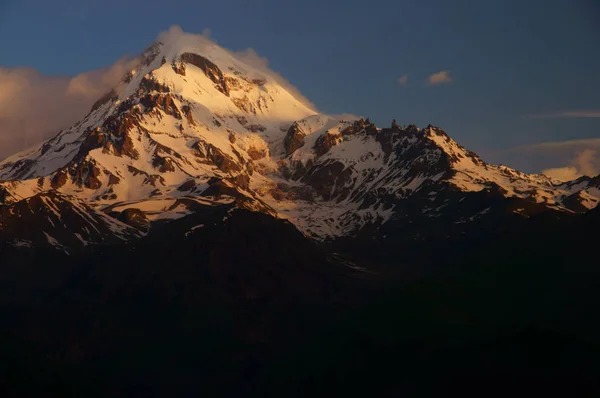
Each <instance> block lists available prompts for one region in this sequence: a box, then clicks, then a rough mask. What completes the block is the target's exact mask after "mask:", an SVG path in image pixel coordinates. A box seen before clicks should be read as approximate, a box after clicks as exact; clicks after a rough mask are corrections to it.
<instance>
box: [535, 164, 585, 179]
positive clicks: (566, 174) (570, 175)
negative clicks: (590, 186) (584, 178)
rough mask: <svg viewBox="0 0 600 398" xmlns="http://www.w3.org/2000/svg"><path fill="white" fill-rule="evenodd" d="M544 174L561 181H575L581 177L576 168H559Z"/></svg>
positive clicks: (546, 171) (543, 172) (548, 170)
mask: <svg viewBox="0 0 600 398" xmlns="http://www.w3.org/2000/svg"><path fill="white" fill-rule="evenodd" d="M542 174H544V175H546V176H548V177H550V178H554V179H556V180H559V181H573V180H576V179H578V178H579V177H581V174H580V173H579V171H578V170H577V168H576V167H558V168H555V169H546V170H544V171H542Z"/></svg>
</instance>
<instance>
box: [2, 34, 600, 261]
mask: <svg viewBox="0 0 600 398" xmlns="http://www.w3.org/2000/svg"><path fill="white" fill-rule="evenodd" d="M312 108H313V106H312V105H310V104H309V103H308V102H307V101H305V100H304V99H303V98H300V97H299V96H298V95H297V94H296V93H295V92H294V90H292V89H291V88H290V87H289V86H287V85H286V84H285V82H282V80H281V79H280V78H278V77H277V76H276V75H274V74H270V73H269V71H267V70H265V68H261V67H260V66H257V65H253V63H252V62H249V61H248V60H247V59H244V57H243V56H240V55H236V54H234V53H232V52H230V51H227V50H225V49H223V48H221V47H219V46H218V45H216V44H215V43H213V42H212V41H210V40H209V39H207V38H206V37H204V36H198V35H191V34H186V33H183V32H181V31H180V30H178V29H172V30H171V31H169V32H167V33H165V34H163V35H161V36H160V38H159V40H158V41H157V42H156V43H154V44H153V45H152V46H150V47H149V48H148V49H147V50H145V51H144V52H143V53H142V54H141V55H140V57H139V58H138V63H137V66H136V67H135V68H134V69H132V70H130V71H129V73H127V75H126V76H124V77H123V80H122V82H121V84H120V85H118V86H117V87H115V88H113V89H112V90H111V91H110V92H108V93H106V95H104V96H103V97H102V98H100V99H99V100H98V101H97V102H96V103H95V104H94V106H93V107H92V109H91V110H90V112H89V114H88V115H87V116H86V117H85V118H83V119H82V120H81V121H79V122H77V123H75V124H74V125H73V126H71V127H70V128H68V129H66V130H63V131H61V132H59V133H58V134H57V135H56V136H55V137H54V138H52V139H50V140H48V141H47V142H45V143H43V144H42V145H41V146H39V147H38V148H35V149H34V150H30V151H27V152H23V153H20V154H17V155H15V156H12V157H10V158H8V159H6V160H5V161H3V162H2V163H0V180H1V181H2V182H0V203H1V204H2V205H3V206H4V210H3V212H2V213H0V214H1V217H2V218H0V228H3V230H2V234H1V238H2V239H4V241H5V242H8V244H10V245H13V246H17V247H18V246H23V245H25V246H31V245H36V244H42V243H43V244H44V245H48V244H50V245H51V246H54V247H56V248H58V249H60V250H66V251H69V248H72V247H77V246H80V247H79V248H81V247H84V246H87V245H93V244H99V243H105V242H107V241H110V239H106V238H105V237H104V238H103V237H101V236H100V235H101V234H98V233H97V231H96V230H94V231H92V230H91V229H93V228H91V229H90V228H87V227H86V228H83V226H82V225H81V223H82V222H83V223H91V225H102V226H103V228H104V229H103V230H104V231H106V232H105V233H108V234H110V233H111V232H110V231H119V233H118V239H120V240H123V239H124V240H127V239H137V238H138V237H139V236H143V235H144V233H146V232H147V230H148V229H151V228H152V226H153V225H155V224H156V223H164V222H168V221H169V220H174V219H178V218H183V217H185V216H186V215H189V214H192V213H194V212H195V211H196V209H198V208H201V207H206V206H220V205H223V204H230V205H233V208H234V209H235V208H244V209H247V210H251V211H258V212H262V213H265V214H268V215H270V216H272V217H277V218H283V219H286V220H288V221H289V222H291V223H292V224H294V225H295V226H296V228H297V229H299V230H300V231H301V232H302V233H303V234H304V235H305V236H308V237H311V238H314V239H316V240H318V241H335V240H338V239H342V238H343V239H349V238H352V237H358V236H361V234H362V235H364V234H368V235H369V236H370V237H371V238H372V239H375V240H385V239H387V237H388V236H394V234H395V233H397V231H399V230H402V231H406V233H407V234H408V236H410V239H413V240H414V239H422V238H423V237H424V236H429V235H431V234H432V233H433V234H434V235H435V234H437V233H438V232H439V231H440V230H444V231H446V232H444V233H451V232H452V233H456V234H459V235H460V234H463V233H465V231H467V230H468V229H469V228H471V226H472V225H474V223H478V222H480V221H481V220H483V219H489V220H498V218H499V217H500V218H502V217H525V218H526V217H529V216H531V215H533V214H538V213H544V212H550V213H552V214H559V213H560V214H573V213H579V212H585V211H587V210H589V209H592V208H594V207H595V206H596V205H597V204H598V202H599V200H600V180H599V178H598V177H596V178H593V179H592V178H581V179H579V180H577V181H573V182H569V183H557V182H555V181H553V180H551V179H550V178H548V177H545V176H543V175H529V174H524V173H521V172H519V171H516V170H513V169H510V168H508V167H504V166H494V165H490V164H487V163H486V162H485V161H483V160H482V159H480V158H479V157H478V156H477V155H476V154H474V153H473V152H471V151H469V150H467V149H465V148H463V147H462V146H460V145H459V144H457V143H456V142H455V141H454V140H453V139H451V138H450V137H449V136H448V135H447V134H446V133H445V132H444V131H443V130H442V129H440V128H438V127H435V126H427V127H426V128H418V127H416V126H412V125H410V126H400V125H398V124H397V123H396V122H395V121H394V122H393V123H392V125H391V127H390V128H380V127H378V126H376V125H374V124H373V123H371V122H370V121H369V120H368V119H367V120H364V119H353V120H339V119H337V118H334V117H331V116H329V115H325V114H322V113H319V112H318V111H316V110H315V109H312ZM32 198H36V199H35V201H33V200H32ZM49 198H51V200H50V199H49ZM23 201H27V204H29V205H27V206H26V205H25V204H24V203H25V202H23ZM31 203H35V204H36V206H37V207H36V208H35V209H33V208H31V206H30V204H31ZM63 207H64V208H69V209H72V211H73V213H74V214H78V215H79V217H73V218H72V220H78V219H79V221H70V222H73V223H77V224H78V225H79V226H78V227H76V228H62V227H61V228H58V227H57V226H56V225H55V223H54V222H46V219H44V223H43V224H40V225H44V226H45V227H44V228H48V229H49V230H48V231H45V234H41V235H36V236H37V238H35V237H32V236H30V235H31V234H26V233H25V232H24V231H23V230H22V229H20V228H8V227H7V226H9V225H14V224H15V223H14V222H12V221H11V217H16V214H22V212H23V211H30V212H31V213H32V216H36V217H42V218H43V217H46V215H45V214H50V215H54V214H56V210H55V209H60V208H63ZM17 208H18V209H23V210H19V211H18V212H16V211H13V210H10V209H17ZM42 208H43V209H46V210H45V211H41V212H39V211H38V210H39V209H42ZM27 209H30V210H27ZM53 209H54V210H53ZM106 215H109V216H112V220H113V221H110V222H108V221H107V220H106ZM53 217H54V216H53ZM59 221H60V220H59ZM417 221H419V222H418V223H417ZM62 222H66V220H63V221H62ZM416 224H419V225H420V227H419V228H422V226H424V225H427V226H431V225H435V227H432V229H431V230H429V231H425V230H419V231H418V232H417V230H416V229H414V228H413V227H412V226H414V225H416ZM51 230H53V231H51ZM58 230H60V231H58ZM86 231H87V232H86ZM432 231H433V232H432ZM59 235H60V236H62V238H60V236H59ZM363 238H364V236H363ZM35 239H38V240H40V239H41V240H45V241H44V242H37V241H35Z"/></svg>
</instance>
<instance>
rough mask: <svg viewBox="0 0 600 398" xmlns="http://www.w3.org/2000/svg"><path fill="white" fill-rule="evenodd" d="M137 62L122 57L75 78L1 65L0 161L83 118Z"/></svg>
mask: <svg viewBox="0 0 600 398" xmlns="http://www.w3.org/2000/svg"><path fill="white" fill-rule="evenodd" d="M135 62H137V61H135V60H131V59H127V58H123V59H121V60H119V61H117V62H116V63H115V64H113V65H111V66H109V67H106V68H102V69H99V70H95V71H90V72H86V73H81V74H79V75H77V76H75V77H64V76H48V75H44V74H42V73H39V72H38V71H36V70H35V69H32V68H0V160H1V159H4V158H5V157H6V156H9V155H12V154H14V153H16V152H19V151H21V150H24V149H27V148H28V147H30V146H32V145H34V144H36V143H39V142H41V141H43V140H46V139H48V138H51V137H53V136H54V135H56V134H57V133H58V132H59V131H60V130H61V129H64V128H67V127H69V126H70V125H71V124H73V123H75V122H76V121H77V120H79V119H81V118H82V117H84V116H85V115H86V113H87V112H89V110H90V108H91V107H92V105H93V104H94V102H96V101H97V100H98V98H100V97H101V96H102V95H103V94H105V93H106V92H107V91H108V90H110V89H111V88H113V87H114V86H116V85H117V84H118V83H119V82H120V81H121V79H122V78H123V76H124V75H125V73H126V72H127V71H128V70H130V69H131V68H133V66H134V64H135Z"/></svg>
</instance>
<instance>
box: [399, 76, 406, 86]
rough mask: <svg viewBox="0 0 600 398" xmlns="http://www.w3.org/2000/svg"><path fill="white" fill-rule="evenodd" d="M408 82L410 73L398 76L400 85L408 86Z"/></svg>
mask: <svg viewBox="0 0 600 398" xmlns="http://www.w3.org/2000/svg"><path fill="white" fill-rule="evenodd" d="M407 82H408V75H403V76H400V77H399V78H398V84H399V85H400V86H406V83H407Z"/></svg>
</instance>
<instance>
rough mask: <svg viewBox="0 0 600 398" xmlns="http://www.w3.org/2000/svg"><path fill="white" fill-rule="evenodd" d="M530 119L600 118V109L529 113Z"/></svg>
mask: <svg viewBox="0 0 600 398" xmlns="http://www.w3.org/2000/svg"><path fill="white" fill-rule="evenodd" d="M529 117H530V118H532V119H555V118H568V117H571V118H600V109H586V110H577V111H562V112H554V113H542V114H537V115H529Z"/></svg>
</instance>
